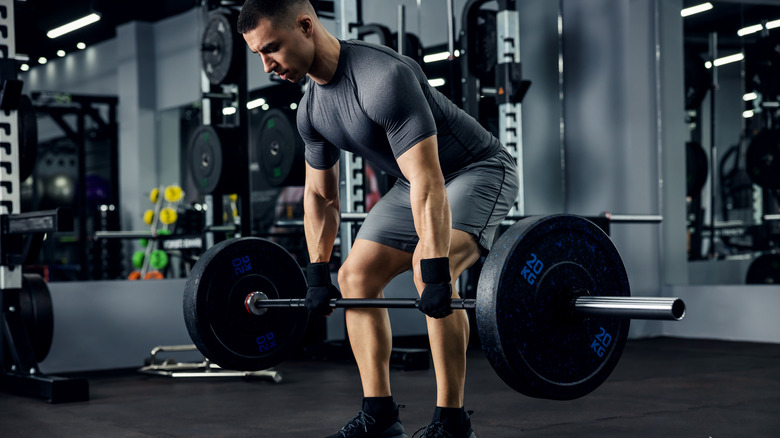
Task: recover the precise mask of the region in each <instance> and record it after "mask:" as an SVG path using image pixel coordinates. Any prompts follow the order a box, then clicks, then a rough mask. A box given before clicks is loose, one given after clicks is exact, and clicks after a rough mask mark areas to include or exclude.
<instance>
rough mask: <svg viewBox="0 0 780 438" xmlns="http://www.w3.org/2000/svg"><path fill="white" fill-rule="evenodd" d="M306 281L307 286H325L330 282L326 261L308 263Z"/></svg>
mask: <svg viewBox="0 0 780 438" xmlns="http://www.w3.org/2000/svg"><path fill="white" fill-rule="evenodd" d="M306 283H307V284H308V285H309V286H327V285H329V284H332V282H331V280H330V268H329V267H328V263H327V262H319V263H309V266H308V267H307V268H306Z"/></svg>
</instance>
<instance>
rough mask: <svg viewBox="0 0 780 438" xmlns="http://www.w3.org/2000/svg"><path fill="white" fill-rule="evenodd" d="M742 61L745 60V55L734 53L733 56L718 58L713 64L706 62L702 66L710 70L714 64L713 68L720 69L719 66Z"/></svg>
mask: <svg viewBox="0 0 780 438" xmlns="http://www.w3.org/2000/svg"><path fill="white" fill-rule="evenodd" d="M743 59H745V55H743V54H741V53H735V54H733V55H729V56H724V57H723V58H718V59H716V60H715V61H714V62H710V61H707V62H705V63H704V66H705V67H707V68H712V65H713V64H715V67H720V66H721V65H725V64H731V63H732V62H737V61H742V60H743Z"/></svg>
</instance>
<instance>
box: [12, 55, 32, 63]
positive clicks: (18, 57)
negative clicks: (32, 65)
mask: <svg viewBox="0 0 780 438" xmlns="http://www.w3.org/2000/svg"><path fill="white" fill-rule="evenodd" d="M14 59H15V60H17V61H21V62H27V61H29V60H30V57H29V56H27V55H25V54H23V53H17V54H16V55H14Z"/></svg>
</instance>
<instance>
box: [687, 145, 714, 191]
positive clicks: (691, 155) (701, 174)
mask: <svg viewBox="0 0 780 438" xmlns="http://www.w3.org/2000/svg"><path fill="white" fill-rule="evenodd" d="M708 174H709V163H708V161H707V154H706V153H705V152H704V148H703V147H702V146H701V144H699V143H696V142H693V141H689V142H687V143H686V144H685V176H686V184H685V194H686V195H687V196H699V195H700V194H701V189H702V188H704V184H706V183H707V175H708Z"/></svg>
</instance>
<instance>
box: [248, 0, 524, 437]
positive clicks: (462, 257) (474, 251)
mask: <svg viewBox="0 0 780 438" xmlns="http://www.w3.org/2000/svg"><path fill="white" fill-rule="evenodd" d="M238 30H239V32H241V33H242V34H243V36H244V39H245V40H246V43H247V45H248V46H249V48H250V50H251V51H252V52H254V53H257V54H258V55H259V56H260V57H261V58H262V61H263V65H264V68H265V71H266V72H269V73H270V72H274V73H276V74H278V75H279V76H280V77H281V78H282V79H283V80H289V81H291V82H297V81H300V80H303V79H304V78H305V77H306V76H308V77H309V78H310V79H311V82H310V85H309V87H308V90H307V91H306V94H305V95H304V96H303V98H302V99H301V103H300V105H299V107H298V130H299V131H300V134H301V137H302V138H303V139H304V141H305V144H306V153H305V157H306V185H305V189H304V211H305V213H304V230H305V233H306V242H307V246H308V250H309V255H310V259H311V264H310V265H309V266H308V268H307V279H308V284H309V290H308V291H307V297H306V300H307V308H308V309H309V311H310V312H312V313H313V314H318V315H327V314H329V313H330V308H329V307H328V300H329V299H330V298H333V297H338V296H339V291H338V289H336V288H335V286H334V285H332V284H331V281H330V274H329V271H328V268H327V262H328V261H329V258H330V255H331V252H332V249H333V245H334V242H335V239H336V235H337V231H338V228H339V209H340V206H339V166H338V159H339V154H340V149H343V150H347V151H352V152H354V153H356V154H358V155H360V156H362V157H364V158H366V159H368V160H369V161H371V163H372V164H374V165H375V167H377V168H379V169H381V170H384V171H385V172H387V173H388V174H390V175H393V176H395V177H397V178H398V182H397V183H396V184H395V186H394V187H393V188H392V189H391V190H390V191H389V192H388V193H387V194H386V195H385V196H384V197H382V199H381V200H380V201H379V202H378V203H377V204H376V205H375V206H374V208H373V209H372V210H371V212H370V213H369V214H368V217H367V218H366V220H365V222H364V223H363V225H362V226H361V227H360V231H359V232H358V235H357V237H356V239H355V243H354V245H353V247H352V248H351V250H350V252H349V256H348V257H347V259H346V261H345V262H344V264H343V265H342V266H341V268H340V269H339V272H338V284H339V287H340V289H341V294H343V296H344V297H346V298H377V297H382V289H383V288H384V287H385V285H387V283H388V282H390V280H391V279H392V278H393V277H395V276H396V275H398V274H400V273H402V272H404V271H407V270H409V269H413V270H414V283H415V286H416V288H417V291H418V293H419V294H420V310H422V311H423V312H424V313H426V315H428V317H427V318H426V321H427V327H428V336H429V340H430V345H431V353H432V356H433V364H434V368H435V372H436V387H437V393H436V408H435V410H434V415H433V421H432V422H431V424H430V425H429V426H428V427H426V428H424V429H425V430H424V431H423V434H422V436H423V437H428V438H432V437H455V438H461V437H468V438H471V437H475V436H476V435H475V434H474V432H473V430H472V428H471V422H470V419H469V416H468V414H467V413H466V412H465V411H464V409H463V387H464V382H465V375H466V347H467V344H468V334H469V328H468V318H467V316H466V314H465V311H463V310H458V311H454V312H453V310H452V308H451V306H450V300H451V298H452V297H453V296H454V294H456V293H457V291H455V288H454V285H455V281H456V279H457V278H458V276H459V275H460V274H461V273H462V272H463V271H464V270H465V269H467V268H468V267H469V266H471V265H472V264H473V263H474V262H475V261H476V260H477V259H478V258H479V257H480V254H481V253H483V252H485V251H486V250H488V249H489V248H490V245H491V243H492V241H493V239H494V237H495V232H496V228H497V227H498V225H499V224H500V222H501V221H502V220H503V218H504V217H505V216H506V214H507V213H508V211H509V209H510V208H511V205H512V204H513V203H514V200H515V198H516V196H517V185H518V184H517V181H518V177H517V171H516V169H515V164H514V160H513V159H512V158H511V156H510V155H509V154H508V152H507V151H506V150H505V149H504V147H503V146H502V145H501V144H500V143H499V142H498V140H496V138H495V137H493V136H492V135H490V134H489V133H488V132H487V131H486V130H485V129H483V128H482V127H481V126H480V125H479V123H477V122H476V121H475V120H474V119H473V118H471V117H469V116H468V115H467V114H466V113H464V112H463V111H461V110H460V109H458V108H457V107H456V106H455V105H454V104H452V103H451V102H450V101H449V100H447V99H446V98H445V97H444V96H443V95H442V94H441V93H439V92H438V91H436V90H435V89H434V88H432V87H431V86H429V85H428V81H427V79H426V78H425V75H424V74H423V72H422V70H421V69H420V67H419V66H418V65H417V64H416V63H415V62H414V61H412V60H411V59H410V58H407V57H404V56H399V55H398V54H397V53H395V52H393V51H392V50H390V49H387V48H385V47H382V46H378V45H374V44H368V43H365V42H361V41H340V40H338V39H336V38H335V37H334V36H332V35H331V34H329V33H328V32H327V31H326V30H325V29H324V27H323V26H322V24H321V23H320V21H319V19H318V18H317V16H316V13H315V11H314V9H313V8H312V6H311V4H310V3H309V0H284V1H282V0H247V1H246V2H245V3H244V6H243V8H242V11H241V14H240V16H239V18H238ZM346 323H347V331H348V333H349V339H350V344H351V347H352V351H353V353H354V355H355V359H356V360H357V365H358V369H359V372H360V378H361V382H362V386H363V395H364V399H363V407H362V410H361V411H360V412H359V413H358V415H357V416H355V417H354V418H353V419H352V420H350V421H349V422H348V423H347V425H346V426H344V427H343V428H342V429H341V430H340V431H339V432H338V433H337V434H335V435H332V437H385V438H387V437H405V436H406V435H405V434H404V429H403V427H402V425H401V422H400V420H399V415H398V405H397V404H396V403H395V402H394V401H393V398H392V393H391V391H390V377H389V360H390V352H391V348H392V336H391V332H390V322H389V318H388V314H387V310H386V309H351V310H347V311H346Z"/></svg>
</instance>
